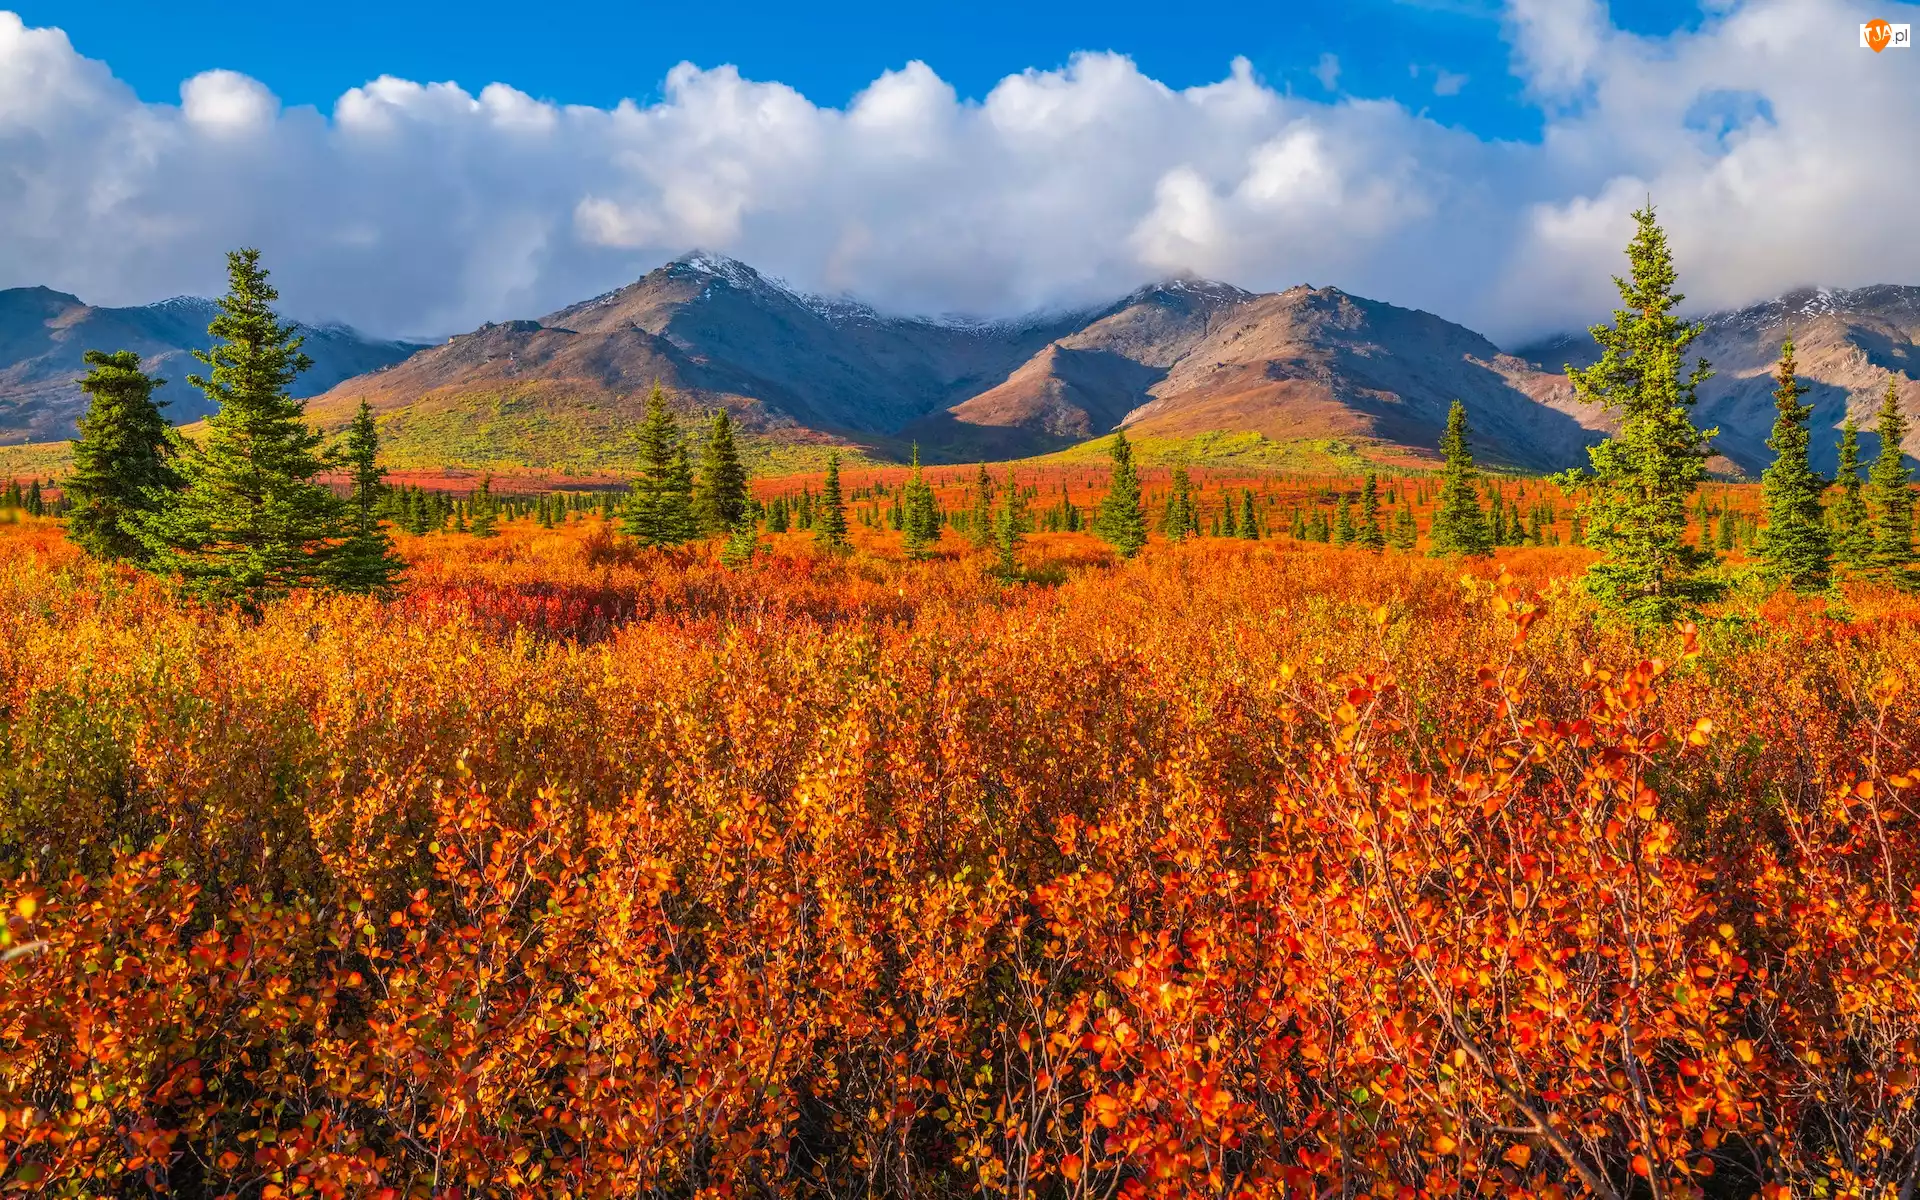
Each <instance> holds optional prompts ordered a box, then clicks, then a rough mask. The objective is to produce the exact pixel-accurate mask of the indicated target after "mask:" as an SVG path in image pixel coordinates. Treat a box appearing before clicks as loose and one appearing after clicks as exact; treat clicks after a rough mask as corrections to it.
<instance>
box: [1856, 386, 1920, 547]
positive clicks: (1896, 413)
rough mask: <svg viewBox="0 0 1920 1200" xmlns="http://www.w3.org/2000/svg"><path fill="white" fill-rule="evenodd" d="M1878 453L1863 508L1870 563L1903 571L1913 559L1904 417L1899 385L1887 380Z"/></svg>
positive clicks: (1879, 428) (1882, 401) (1868, 480)
mask: <svg viewBox="0 0 1920 1200" xmlns="http://www.w3.org/2000/svg"><path fill="white" fill-rule="evenodd" d="M1874 432H1875V433H1877V434H1879V435H1880V452H1879V453H1878V454H1876V455H1875V456H1874V459H1873V466H1872V467H1870V468H1868V470H1867V507H1868V510H1869V511H1870V512H1872V514H1873V565H1874V566H1876V567H1879V568H1880V569H1881V570H1884V571H1889V572H1892V573H1895V574H1896V575H1899V574H1903V573H1904V572H1905V571H1906V569H1907V568H1908V566H1909V565H1910V564H1911V563H1912V562H1913V489H1912V487H1911V486H1910V484H1911V482H1912V475H1911V473H1910V472H1909V471H1908V470H1907V460H1906V451H1905V450H1904V449H1903V448H1902V446H1901V443H1902V442H1904V441H1906V438H1907V417H1906V414H1905V413H1903V412H1901V411H1900V385H1899V381H1898V380H1897V379H1888V380H1887V394H1886V396H1885V397H1884V398H1883V399H1882V400H1881V401H1880V420H1879V425H1878V426H1877V427H1876V428H1875V430H1874Z"/></svg>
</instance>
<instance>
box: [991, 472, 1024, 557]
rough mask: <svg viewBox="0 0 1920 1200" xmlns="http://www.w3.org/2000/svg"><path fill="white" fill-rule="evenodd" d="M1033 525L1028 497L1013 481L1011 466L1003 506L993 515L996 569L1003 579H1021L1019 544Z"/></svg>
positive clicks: (1002, 499)
mask: <svg viewBox="0 0 1920 1200" xmlns="http://www.w3.org/2000/svg"><path fill="white" fill-rule="evenodd" d="M1031 524H1032V523H1031V522H1030V521H1029V520H1028V519H1027V501H1026V494H1025V493H1024V492H1022V491H1021V489H1020V482H1019V480H1017V479H1016V478H1014V474H1013V468H1012V467H1008V468H1007V484H1006V486H1005V487H1004V488H1002V489H1001V491H1000V506H999V508H998V509H996V510H995V512H994V514H993V545H994V549H995V551H996V552H997V556H998V561H997V562H996V564H995V568H996V570H997V571H998V573H999V575H1000V578H1002V579H1006V580H1015V579H1018V578H1020V556H1019V555H1020V543H1021V542H1022V541H1023V540H1024V539H1025V536H1026V533H1027V530H1028V529H1029V528H1030V527H1031Z"/></svg>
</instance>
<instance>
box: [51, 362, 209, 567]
mask: <svg viewBox="0 0 1920 1200" xmlns="http://www.w3.org/2000/svg"><path fill="white" fill-rule="evenodd" d="M86 363H87V366H89V367H91V368H92V369H91V370H89V371H88V372H87V374H86V377H85V378H83V379H81V380H80V390H81V391H83V392H85V393H86V394H87V396H88V398H89V404H88V407H87V412H86V415H85V416H83V417H81V418H80V436H79V437H78V438H76V439H75V440H74V443H73V473H72V474H70V475H69V476H67V487H66V490H67V493H68V494H69V495H71V496H72V497H73V500H74V505H73V509H72V511H71V512H70V513H69V514H68V515H67V536H68V537H70V538H72V539H73V541H74V542H75V544H77V545H78V546H79V547H80V548H81V549H82V550H85V551H86V552H87V553H88V554H91V555H93V556H94V557H95V558H105V559H124V560H127V561H130V562H134V563H143V564H144V563H145V562H147V561H148V559H149V557H150V551H149V548H148V546H147V544H146V543H145V542H143V541H141V540H140V538H139V537H138V536H137V535H136V529H137V526H138V522H139V520H140V519H141V518H144V517H150V516H151V515H152V514H153V513H154V512H155V511H156V510H157V509H158V508H159V507H160V506H161V502H162V499H163V497H165V496H166V495H167V494H168V493H170V492H172V491H174V490H175V489H177V488H178V487H179V486H180V477H179V476H178V475H177V474H175V473H174V470H173V466H172V462H171V460H172V458H173V454H174V450H175V444H174V442H173V440H172V439H171V437H170V436H169V427H168V425H167V421H166V418H165V417H162V416H161V415H160V409H161V407H162V406H164V404H165V403H166V402H165V401H158V402H156V401H155V400H154V398H153V391H154V389H155V388H157V387H159V386H160V385H161V383H162V382H164V381H163V380H159V379H155V378H153V377H152V376H151V375H148V374H146V373H145V372H143V371H142V370H141V369H140V356H139V355H138V354H135V353H134V352H133V351H131V350H119V351H115V352H114V353H112V354H103V353H101V352H100V351H98V350H89V351H87V354H86ZM38 482H39V481H37V480H36V481H35V486H36V488H37V487H38Z"/></svg>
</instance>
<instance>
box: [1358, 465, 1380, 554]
mask: <svg viewBox="0 0 1920 1200" xmlns="http://www.w3.org/2000/svg"><path fill="white" fill-rule="evenodd" d="M1356 534H1357V536H1358V538H1359V541H1360V544H1361V545H1362V546H1365V547H1366V548H1367V549H1369V550H1371V551H1373V552H1374V553H1375V554H1379V553H1382V552H1383V551H1385V550H1386V548H1387V531H1386V530H1385V529H1383V528H1381V526H1380V481H1379V480H1377V479H1375V478H1374V476H1373V472H1371V471H1369V472H1367V480H1366V482H1365V483H1363V484H1361V485H1360V528H1359V529H1358V530H1357V531H1356Z"/></svg>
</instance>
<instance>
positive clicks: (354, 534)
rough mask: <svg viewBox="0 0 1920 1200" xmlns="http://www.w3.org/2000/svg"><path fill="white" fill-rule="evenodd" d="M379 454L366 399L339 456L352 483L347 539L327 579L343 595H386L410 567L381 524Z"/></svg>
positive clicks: (330, 565)
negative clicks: (384, 593)
mask: <svg viewBox="0 0 1920 1200" xmlns="http://www.w3.org/2000/svg"><path fill="white" fill-rule="evenodd" d="M379 453H380V434H379V431H378V430H377V429H376V428H375V427H374V423H373V406H372V405H370V404H368V403H367V402H366V401H365V400H362V401H360V409H359V411H358V412H356V413H355V414H354V417H353V424H352V425H350V426H349V427H348V428H347V438H346V445H345V447H344V452H343V453H342V455H341V457H342V459H343V461H344V465H345V466H346V468H347V474H348V477H349V478H350V479H351V480H352V481H353V494H352V496H350V497H349V498H348V504H349V506H350V507H349V516H350V518H351V519H350V523H349V526H348V533H347V540H346V541H344V542H342V543H340V545H339V547H338V548H337V549H336V550H335V551H334V553H333V556H332V557H331V558H330V559H329V560H328V563H327V581H328V582H329V583H331V584H333V586H335V587H337V588H340V589H342V590H344V591H349V592H381V591H385V590H386V589H387V588H389V587H392V586H393V581H394V580H395V579H397V578H399V576H400V573H401V572H402V571H404V570H405V569H406V564H405V563H404V562H402V561H401V559H400V556H399V555H397V554H395V553H394V552H393V542H392V541H391V540H390V539H389V538H388V537H387V531H386V529H385V528H384V527H383V526H382V525H381V524H380V501H381V492H382V491H383V490H385V480H386V475H387V473H386V471H385V470H384V469H383V468H382V467H381V466H380V464H379Z"/></svg>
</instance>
